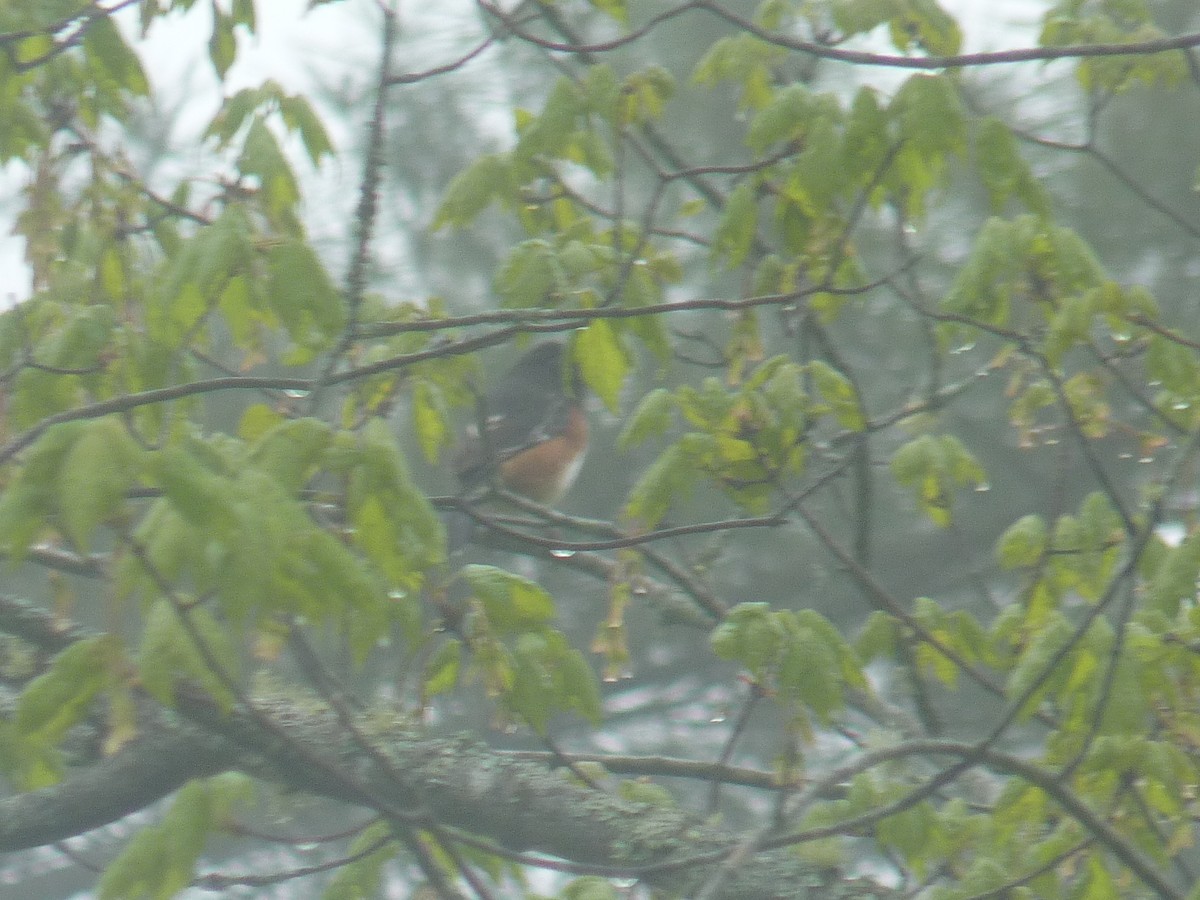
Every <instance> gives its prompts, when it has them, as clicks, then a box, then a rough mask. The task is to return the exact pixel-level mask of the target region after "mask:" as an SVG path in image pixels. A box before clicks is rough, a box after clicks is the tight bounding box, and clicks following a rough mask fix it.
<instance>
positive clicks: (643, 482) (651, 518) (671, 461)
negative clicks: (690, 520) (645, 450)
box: [625, 444, 697, 528]
mask: <svg viewBox="0 0 1200 900" xmlns="http://www.w3.org/2000/svg"><path fill="white" fill-rule="evenodd" d="M696 478H697V474H696V470H695V468H694V467H693V466H692V465H691V464H690V462H689V460H688V458H687V454H686V453H684V451H683V448H682V447H681V446H680V445H679V444H674V445H672V446H671V447H669V448H667V450H666V451H664V452H663V453H662V454H661V455H660V456H659V457H658V459H656V460H655V461H654V463H653V464H652V465H651V466H650V467H649V468H648V469H646V471H645V472H643V473H642V475H641V477H640V478H638V480H637V483H636V484H634V486H633V489H632V490H631V491H630V492H629V499H628V500H627V501H626V504H625V516H626V518H628V519H630V520H632V521H633V522H636V523H638V525H640V526H641V527H643V528H653V527H655V526H656V525H657V524H658V523H659V522H661V521H662V518H663V516H665V515H666V514H667V511H668V510H669V509H670V508H671V503H672V501H673V500H674V499H675V497H677V496H680V495H683V494H685V493H687V492H688V491H690V490H691V488H692V485H693V484H694V483H695V480H696Z"/></svg>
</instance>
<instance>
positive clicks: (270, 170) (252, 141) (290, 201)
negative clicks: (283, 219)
mask: <svg viewBox="0 0 1200 900" xmlns="http://www.w3.org/2000/svg"><path fill="white" fill-rule="evenodd" d="M237 166H238V171H240V172H241V173H242V174H243V175H253V176H255V177H256V178H258V180H259V183H260V184H261V186H262V193H263V195H264V196H265V197H266V200H267V207H268V209H270V211H271V212H273V213H276V214H280V213H285V212H290V211H291V210H292V209H294V208H295V206H296V204H297V202H299V199H300V188H299V186H298V185H297V183H296V176H295V174H294V173H293V172H292V167H291V166H290V165H289V164H288V161H287V158H286V157H285V156H284V155H283V151H282V150H280V149H279V142H278V141H276V140H275V135H273V134H272V133H271V129H269V128H268V127H267V125H266V122H264V121H263V119H262V117H261V116H256V117H255V118H254V120H253V121H252V122H251V123H250V130H249V131H247V132H246V142H245V144H243V146H242V153H241V155H240V156H239V157H238V161H237Z"/></svg>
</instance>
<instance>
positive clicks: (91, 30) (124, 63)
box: [83, 16, 150, 97]
mask: <svg viewBox="0 0 1200 900" xmlns="http://www.w3.org/2000/svg"><path fill="white" fill-rule="evenodd" d="M83 49H84V52H86V53H87V56H88V61H89V63H91V68H92V71H93V72H94V73H96V74H101V73H102V74H103V76H104V77H106V78H109V79H111V80H112V82H113V84H115V85H116V86H117V87H119V88H120V89H121V90H123V91H128V92H129V93H131V94H135V95H137V96H139V97H145V96H147V95H148V94H149V93H150V83H149V81H148V80H147V79H146V73H145V72H144V71H142V65H141V62H140V61H139V60H138V57H137V54H136V53H134V52H133V50H131V49H130V48H129V45H128V44H126V43H125V39H124V38H123V37H122V36H121V31H120V29H119V28H117V26H116V25H115V24H114V23H113V21H112V19H111V18H110V17H108V16H96V17H94V18H92V19H91V20H89V22H88V27H87V28H86V29H85V31H84V35H83Z"/></svg>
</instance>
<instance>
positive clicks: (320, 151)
mask: <svg viewBox="0 0 1200 900" xmlns="http://www.w3.org/2000/svg"><path fill="white" fill-rule="evenodd" d="M246 2H247V4H248V5H249V6H251V8H253V4H252V3H251V2H250V0H246ZM279 113H280V115H281V116H283V122H284V124H285V125H287V126H288V128H290V129H292V130H293V131H297V132H299V133H300V140H301V142H302V143H303V144H304V149H305V150H306V151H307V152H308V158H309V159H311V160H312V162H313V165H319V164H320V163H321V160H323V159H324V158H325V157H329V158H331V159H332V158H333V157H334V155H335V154H334V149H333V141H332V140H330V138H329V133H328V132H327V131H326V130H325V125H324V123H322V122H321V119H320V117H319V116H318V115H317V114H316V112H315V111H314V110H313V108H312V106H311V105H310V104H309V102H308V100H307V99H305V98H304V97H293V96H284V97H280V99H279Z"/></svg>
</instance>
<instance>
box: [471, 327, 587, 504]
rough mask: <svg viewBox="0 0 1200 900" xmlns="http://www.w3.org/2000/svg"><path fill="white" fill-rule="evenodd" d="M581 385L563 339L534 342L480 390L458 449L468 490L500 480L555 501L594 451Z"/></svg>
mask: <svg viewBox="0 0 1200 900" xmlns="http://www.w3.org/2000/svg"><path fill="white" fill-rule="evenodd" d="M582 393H583V385H582V383H581V381H580V379H579V375H578V372H577V371H576V370H575V368H574V366H569V365H567V364H566V363H565V352H564V348H563V345H562V344H560V343H558V342H556V341H545V342H543V343H540V344H537V345H536V346H534V347H533V348H532V349H531V350H529V352H527V353H526V354H525V355H524V356H522V357H521V358H520V359H519V360H517V362H516V364H515V365H513V367H512V368H511V369H509V371H508V372H507V373H506V374H505V375H504V377H503V378H501V379H500V380H499V382H498V383H497V384H496V386H495V387H494V388H492V389H491V390H488V391H486V393H484V394H483V395H482V396H480V398H479V403H478V405H477V412H476V421H475V422H474V423H473V424H471V425H470V426H468V428H467V429H466V432H465V433H464V435H463V439H462V441H461V442H460V444H459V447H458V449H457V450H456V452H455V454H454V457H453V465H454V471H455V474H457V476H458V479H459V482H460V483H461V484H462V487H463V492H464V493H466V494H470V493H471V492H473V491H475V490H476V489H477V488H479V487H481V486H484V485H487V484H490V483H493V482H494V481H496V480H498V481H499V482H500V484H502V485H503V486H504V487H505V488H507V489H508V490H510V491H512V492H513V493H514V494H520V495H522V496H524V497H528V498H529V499H531V500H535V501H537V502H538V503H553V502H555V501H556V500H557V499H558V498H559V497H561V496H562V495H563V494H564V493H565V492H566V490H567V488H568V487H570V486H571V483H572V482H573V481H574V480H575V476H576V475H578V474H579V468H580V466H581V465H582V463H583V456H584V454H585V452H586V451H587V442H588V423H587V418H586V416H585V415H584V412H583V406H582V403H581V400H582ZM481 426H482V431H481Z"/></svg>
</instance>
